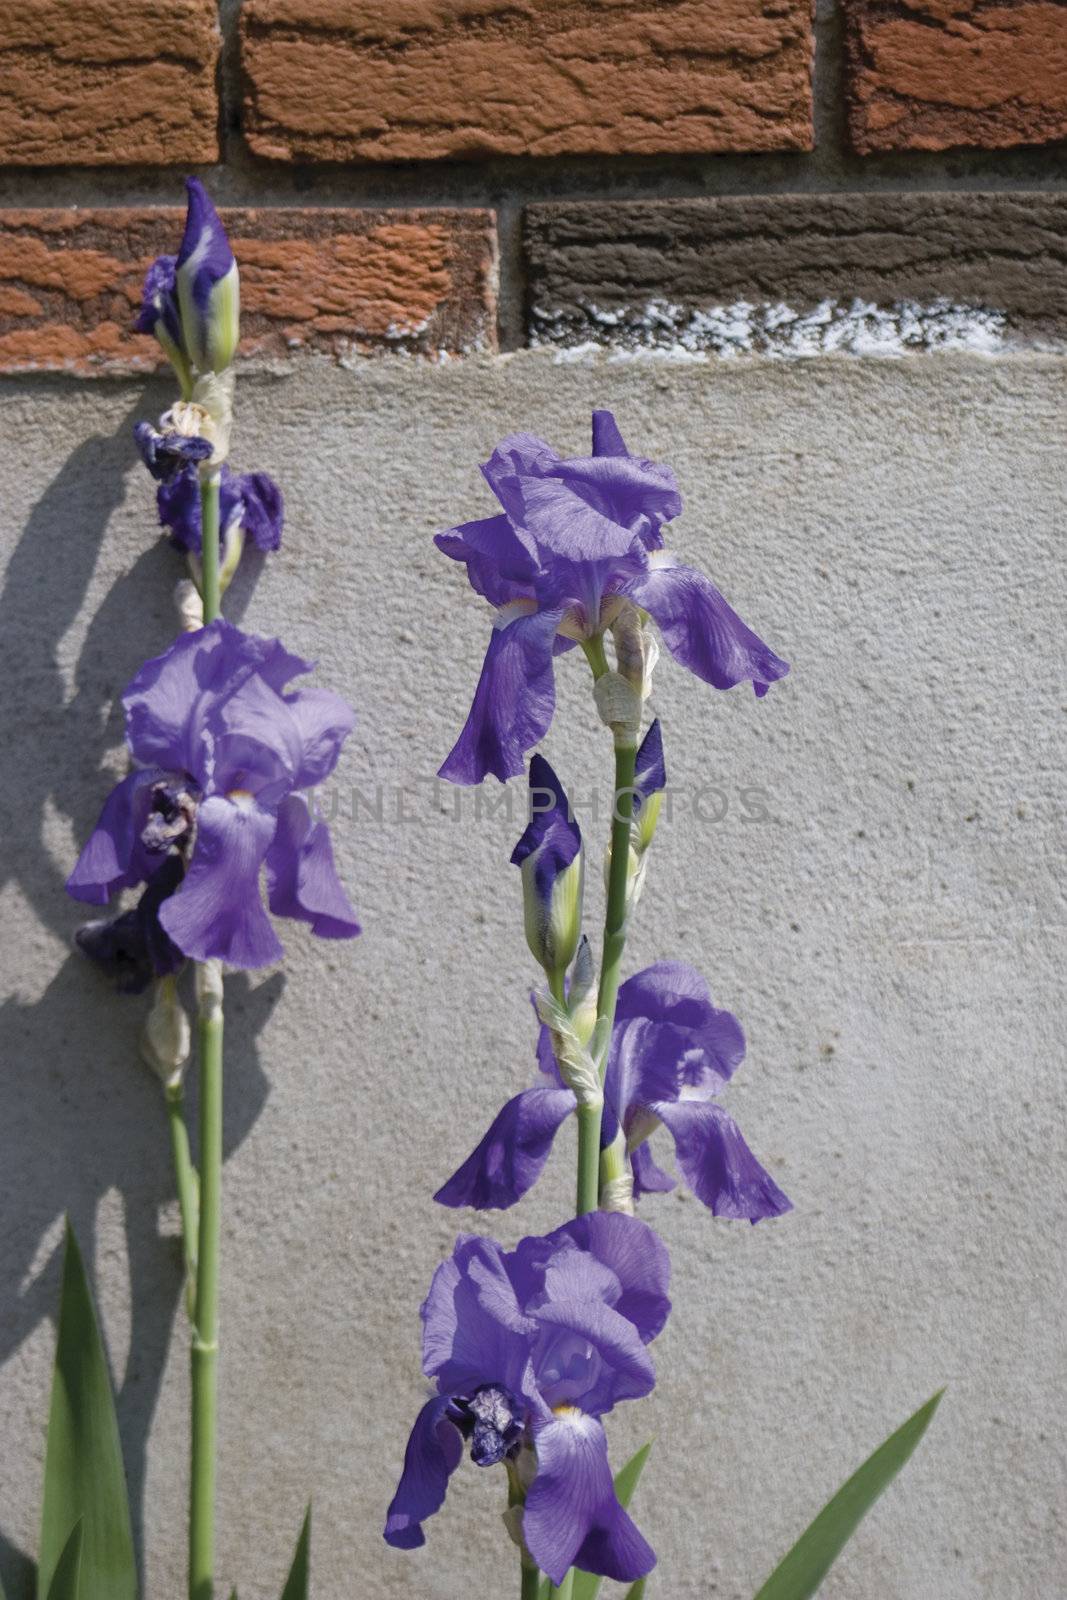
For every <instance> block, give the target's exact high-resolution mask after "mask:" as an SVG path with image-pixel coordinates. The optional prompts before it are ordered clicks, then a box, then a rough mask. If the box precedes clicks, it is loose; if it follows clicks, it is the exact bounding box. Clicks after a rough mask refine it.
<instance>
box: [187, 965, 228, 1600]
mask: <svg viewBox="0 0 1067 1600" xmlns="http://www.w3.org/2000/svg"><path fill="white" fill-rule="evenodd" d="M197 996H198V999H199V1004H200V1015H199V1044H200V1232H199V1246H198V1255H197V1267H196V1323H195V1326H194V1329H193V1369H192V1387H193V1443H192V1469H191V1474H190V1496H189V1600H212V1595H213V1593H214V1567H215V1455H216V1432H217V1416H216V1411H217V1391H218V1358H219V1238H220V1231H221V1230H220V1210H221V1199H222V1195H221V1190H222V965H221V963H220V962H217V961H205V962H202V963H200V964H199V965H198V967H197Z"/></svg>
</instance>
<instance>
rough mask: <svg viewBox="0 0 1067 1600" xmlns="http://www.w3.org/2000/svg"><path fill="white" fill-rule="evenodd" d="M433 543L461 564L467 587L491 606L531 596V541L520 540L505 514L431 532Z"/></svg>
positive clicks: (534, 573) (534, 567)
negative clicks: (443, 530)
mask: <svg viewBox="0 0 1067 1600" xmlns="http://www.w3.org/2000/svg"><path fill="white" fill-rule="evenodd" d="M433 542H434V544H435V545H436V546H437V548H438V550H442V551H444V553H445V555H446V556H450V557H451V559H452V560H453V561H462V562H463V563H464V565H465V566H466V568H467V579H468V581H469V583H470V586H471V588H472V589H473V590H474V592H475V594H480V595H481V596H482V597H483V599H485V600H488V601H489V604H490V605H491V606H497V607H500V606H508V605H511V604H512V603H513V602H514V601H516V600H529V599H532V598H533V585H534V580H535V579H536V577H537V559H536V556H535V555H534V553H533V551H532V549H531V541H530V540H529V539H524V538H523V537H522V535H521V534H520V533H519V532H518V530H517V529H516V528H514V527H513V526H512V524H511V523H510V522H509V521H508V519H507V517H485V518H483V519H482V520H481V521H479V522H462V523H460V524H459V526H458V527H455V528H449V529H448V531H447V532H446V533H438V534H435V535H434V541H433Z"/></svg>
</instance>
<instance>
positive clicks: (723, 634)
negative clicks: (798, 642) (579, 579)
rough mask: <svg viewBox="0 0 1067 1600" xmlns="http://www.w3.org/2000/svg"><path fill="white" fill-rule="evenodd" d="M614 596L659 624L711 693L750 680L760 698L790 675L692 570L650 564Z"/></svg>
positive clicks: (667, 640)
mask: <svg viewBox="0 0 1067 1600" xmlns="http://www.w3.org/2000/svg"><path fill="white" fill-rule="evenodd" d="M619 592H620V593H622V594H625V595H628V596H629V598H630V599H631V600H632V601H633V602H634V604H635V605H638V606H641V607H642V608H643V610H645V611H647V612H648V613H649V615H650V616H651V617H652V618H653V619H654V620H655V622H656V623H658V625H659V629H660V632H661V633H662V634H663V638H664V642H665V643H666V645H667V648H668V650H669V651H670V652H671V654H672V655H673V656H674V657H675V658H676V659H677V660H678V661H680V662H681V663H682V665H683V667H688V668H689V670H690V672H693V673H695V674H696V676H697V677H698V678H703V680H704V682H705V683H710V684H712V685H713V686H714V687H715V688H716V689H732V688H733V686H734V685H735V684H737V683H742V682H744V681H745V680H746V679H750V680H751V683H752V687H753V688H754V689H755V691H756V693H757V695H763V694H766V692H767V689H768V687H769V686H770V684H772V683H774V682H776V680H777V679H778V678H782V677H784V676H785V674H786V673H787V672H788V671H789V665H788V663H787V662H785V661H782V660H781V659H780V657H778V656H776V655H775V653H774V651H773V650H771V649H770V648H769V646H768V645H765V644H764V642H763V640H762V639H760V638H758V637H757V635H756V634H754V633H753V632H752V629H751V628H749V627H747V626H746V625H745V623H743V622H742V621H741V618H740V617H739V616H738V615H737V613H736V611H733V610H732V609H731V608H730V606H729V605H727V603H726V601H725V600H724V599H723V597H722V595H721V594H720V593H719V591H718V589H716V587H715V585H714V584H713V583H711V582H710V581H709V579H707V578H705V577H704V575H703V573H701V572H696V571H694V569H693V568H692V567H683V566H673V565H672V566H668V565H665V564H664V565H659V566H652V567H650V568H649V569H648V570H647V571H646V572H644V573H643V574H642V575H641V576H639V577H636V578H627V579H625V580H624V581H623V582H622V583H621V584H620V585H619Z"/></svg>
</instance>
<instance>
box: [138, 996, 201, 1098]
mask: <svg viewBox="0 0 1067 1600" xmlns="http://www.w3.org/2000/svg"><path fill="white" fill-rule="evenodd" d="M191 1044H192V1040H191V1035H190V1029H189V1018H188V1016H187V1014H186V1011H185V1007H184V1006H183V1005H182V1003H181V1000H180V999H179V998H178V988H177V983H176V980H175V978H174V977H173V976H172V975H168V976H167V977H165V978H160V980H159V982H158V983H157V984H156V993H155V999H154V1000H153V1002H152V1009H151V1011H149V1013H148V1018H147V1020H146V1022H145V1025H144V1031H143V1032H142V1034H141V1058H142V1060H143V1061H144V1062H145V1064H146V1066H149V1067H151V1069H152V1071H153V1072H154V1073H155V1074H156V1076H157V1077H158V1078H159V1079H160V1081H161V1082H162V1083H163V1085H164V1087H165V1088H168V1089H173V1088H177V1087H178V1085H179V1084H180V1083H181V1081H182V1069H183V1068H184V1066H185V1063H186V1062H187V1061H188V1059H189V1051H190V1048H191Z"/></svg>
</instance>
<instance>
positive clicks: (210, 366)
mask: <svg viewBox="0 0 1067 1600" xmlns="http://www.w3.org/2000/svg"><path fill="white" fill-rule="evenodd" d="M185 187H186V190H187V192H188V196H189V207H188V211H187V213H186V218H185V234H184V236H183V238H182V242H181V249H180V250H179V251H178V258H177V263H176V267H175V286H176V290H177V300H178V314H179V317H180V322H181V342H182V346H183V348H184V350H185V353H186V355H187V356H188V358H189V360H190V362H191V363H192V365H193V367H195V368H196V370H197V371H198V372H201V373H205V372H224V371H225V370H226V368H227V367H228V366H230V364H231V363H232V361H233V358H234V356H235V355H236V353H237V340H238V336H239V331H240V330H239V321H240V289H239V284H238V275H237V262H236V261H235V260H234V256H233V251H232V250H231V249H230V241H229V239H228V238H227V237H226V230H225V228H224V227H223V226H222V223H221V222H220V221H219V216H218V212H217V211H216V210H215V207H214V206H213V205H212V204H211V201H210V200H209V199H208V195H207V190H206V189H205V188H204V185H203V184H202V183H201V182H200V180H199V178H188V179H187V180H186V185H185Z"/></svg>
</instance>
